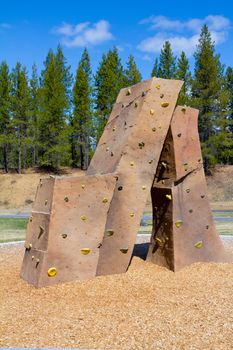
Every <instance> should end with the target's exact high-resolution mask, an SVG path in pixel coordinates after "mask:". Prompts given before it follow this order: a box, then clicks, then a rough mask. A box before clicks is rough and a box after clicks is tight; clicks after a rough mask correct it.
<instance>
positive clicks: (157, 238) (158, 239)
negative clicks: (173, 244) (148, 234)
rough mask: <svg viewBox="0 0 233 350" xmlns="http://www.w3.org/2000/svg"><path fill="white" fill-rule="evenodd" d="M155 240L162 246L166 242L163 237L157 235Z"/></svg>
mask: <svg viewBox="0 0 233 350" xmlns="http://www.w3.org/2000/svg"><path fill="white" fill-rule="evenodd" d="M155 242H156V243H158V245H159V246H160V247H162V246H163V243H164V242H163V240H162V239H161V238H159V237H156V238H155Z"/></svg>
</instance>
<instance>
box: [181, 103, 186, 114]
mask: <svg viewBox="0 0 233 350" xmlns="http://www.w3.org/2000/svg"><path fill="white" fill-rule="evenodd" d="M186 109H187V106H185V105H184V106H183V107H182V108H181V110H182V112H184V113H185V112H186Z"/></svg>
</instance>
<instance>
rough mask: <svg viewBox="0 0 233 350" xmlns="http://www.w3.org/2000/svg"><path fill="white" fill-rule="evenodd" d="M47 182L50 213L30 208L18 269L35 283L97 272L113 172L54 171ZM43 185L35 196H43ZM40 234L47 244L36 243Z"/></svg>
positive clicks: (78, 277) (89, 275) (39, 238)
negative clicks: (79, 173)
mask: <svg viewBox="0 0 233 350" xmlns="http://www.w3.org/2000/svg"><path fill="white" fill-rule="evenodd" d="M50 184H51V186H53V197H52V198H53V199H52V203H51V211H50V213H49V215H48V214H47V213H46V214H44V213H40V214H38V213H36V214H35V213H34V212H33V214H32V217H31V219H30V220H29V224H28V233H27V238H26V242H25V247H26V251H25V256H24V261H23V266H22V271H21V276H22V277H23V278H24V279H26V280H27V281H28V282H29V283H32V284H34V285H35V286H37V287H41V286H45V285H51V284H55V283H60V282H66V281H72V280H75V279H77V280H83V279H88V278H92V277H94V276H95V275H96V269H97V262H98V258H99V249H100V247H101V242H102V240H103V235H104V230H105V223H106V217H107V212H108V210H109V205H110V203H111V200H112V195H113V191H114V187H115V184H116V177H115V176H114V175H111V174H110V175H103V176H88V177H87V176H80V177H70V178H68V177H64V178H59V177H58V178H56V179H53V181H52V182H50ZM46 185H47V184H46ZM42 187H43V185H42V186H41V187H39V190H38V193H37V198H39V199H41V198H42V197H43V196H42V195H41V193H40V191H42ZM48 192H49V191H48ZM37 198H36V201H35V202H37ZM42 201H44V197H43V198H42ZM36 207H38V204H36ZM45 217H46V223H45ZM41 227H42V228H43V230H41ZM41 231H43V232H41ZM45 237H46V245H45V244H40V241H42V242H44V240H45Z"/></svg>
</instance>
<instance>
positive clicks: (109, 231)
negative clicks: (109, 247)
mask: <svg viewBox="0 0 233 350" xmlns="http://www.w3.org/2000/svg"><path fill="white" fill-rule="evenodd" d="M113 234H114V231H113V230H112V229H108V230H106V231H105V235H106V236H108V237H110V236H112V235H113Z"/></svg>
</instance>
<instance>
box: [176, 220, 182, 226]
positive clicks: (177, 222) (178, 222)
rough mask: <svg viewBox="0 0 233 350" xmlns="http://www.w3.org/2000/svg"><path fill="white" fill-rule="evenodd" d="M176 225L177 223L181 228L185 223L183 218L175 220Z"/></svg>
mask: <svg viewBox="0 0 233 350" xmlns="http://www.w3.org/2000/svg"><path fill="white" fill-rule="evenodd" d="M175 225H176V227H177V228H180V227H181V226H182V225H183V221H182V220H177V221H176V222H175Z"/></svg>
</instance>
